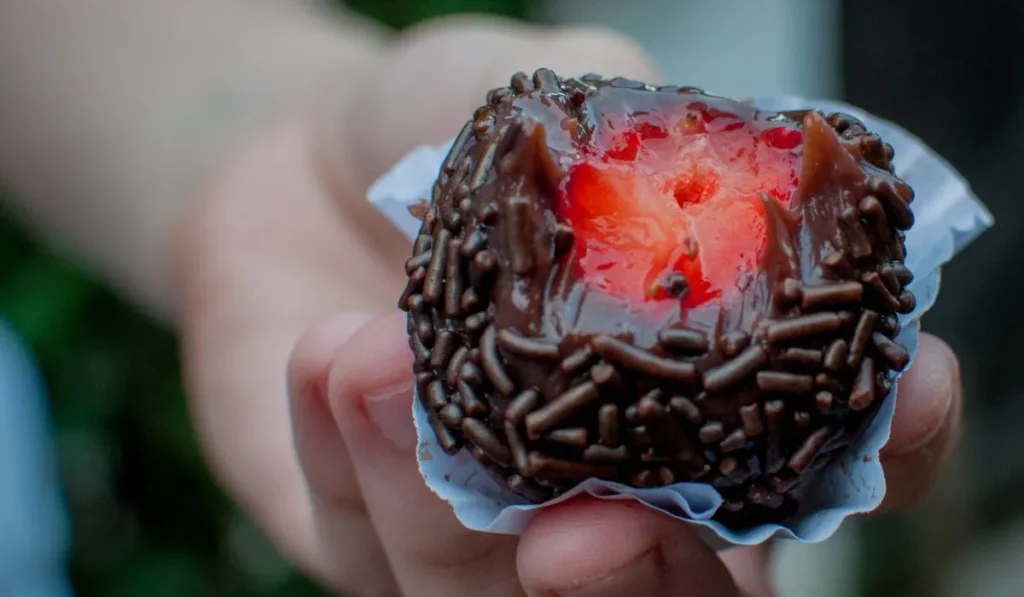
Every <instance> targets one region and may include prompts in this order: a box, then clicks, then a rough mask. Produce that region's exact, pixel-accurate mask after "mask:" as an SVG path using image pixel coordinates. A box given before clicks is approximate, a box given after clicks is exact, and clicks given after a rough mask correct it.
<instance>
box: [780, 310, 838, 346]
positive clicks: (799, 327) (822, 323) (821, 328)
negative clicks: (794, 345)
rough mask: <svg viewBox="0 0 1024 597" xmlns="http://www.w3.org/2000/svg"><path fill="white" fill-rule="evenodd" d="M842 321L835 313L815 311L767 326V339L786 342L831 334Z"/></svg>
mask: <svg viewBox="0 0 1024 597" xmlns="http://www.w3.org/2000/svg"><path fill="white" fill-rule="evenodd" d="M841 324H842V321H841V320H840V319H839V315H837V314H836V313H815V314H813V315H802V316H800V317H794V318H793V319H787V320H784V321H776V322H775V323H772V324H771V325H769V326H768V332H767V334H768V340H770V341H771V342H788V341H791V340H799V339H802V338H806V337H808V336H816V335H819V334H831V333H835V332H836V331H838V330H839V327H840V325H841Z"/></svg>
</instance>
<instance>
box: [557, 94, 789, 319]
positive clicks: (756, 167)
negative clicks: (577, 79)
mask: <svg viewBox="0 0 1024 597" xmlns="http://www.w3.org/2000/svg"><path fill="white" fill-rule="evenodd" d="M802 142H803V135H802V133H801V131H800V129H799V128H797V127H796V125H795V124H790V123H785V122H780V121H772V120H767V119H760V120H759V119H757V118H756V117H755V116H753V115H750V116H747V115H740V114H736V113H732V112H729V111H726V110H722V109H717V108H712V107H709V106H707V105H706V104H703V103H701V102H695V103H691V104H689V105H685V106H682V105H681V106H676V107H668V108H666V109H664V110H662V111H659V112H638V113H635V114H628V115H622V116H618V115H605V116H604V117H603V120H602V126H600V127H599V128H598V129H597V130H595V131H594V133H593V135H592V136H591V141H590V143H589V144H588V145H587V147H586V148H585V149H584V150H583V151H582V152H581V154H580V159H579V160H578V161H577V162H576V163H574V164H573V166H572V167H571V168H570V170H569V176H568V177H567V179H566V181H565V182H564V183H563V185H562V187H561V188H560V193H559V205H558V211H559V215H560V216H561V218H562V219H563V220H565V221H566V222H567V223H568V224H569V225H570V226H572V228H573V229H574V230H575V232H576V241H575V255H576V265H575V266H576V267H577V273H578V275H579V277H580V279H582V281H583V282H584V283H585V284H587V285H588V286H589V287H590V288H592V289H596V290H599V291H601V292H604V293H606V294H609V295H612V296H614V297H618V298H620V299H622V300H624V301H626V303H627V304H628V305H630V306H631V307H634V308H637V309H641V310H645V309H649V308H657V309H660V308H663V307H665V306H671V305H680V306H681V307H684V308H687V307H696V306H700V305H704V304H707V303H710V302H713V301H719V300H727V299H728V297H730V296H735V294H736V291H737V290H738V288H739V282H740V280H741V279H742V278H744V277H745V276H747V275H748V274H749V273H750V272H753V271H756V270H757V268H758V267H759V265H760V263H761V260H762V258H763V256H764V255H763V254H764V251H765V247H766V244H767V239H766V225H765V214H764V208H763V202H762V198H761V194H762V193H767V194H768V195H770V196H772V197H774V198H776V199H778V200H779V201H780V202H781V203H782V204H783V205H784V206H787V207H789V206H790V201H791V199H792V196H793V194H794V191H795V190H796V188H797V186H798V183H799V170H800V159H801V149H802ZM679 274H681V275H682V276H684V277H685V279H686V282H687V286H688V290H687V291H686V292H685V293H683V294H681V295H680V294H679V293H678V285H671V284H669V283H668V282H669V281H670V280H672V279H673V278H678V276H679Z"/></svg>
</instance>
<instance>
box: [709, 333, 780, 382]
mask: <svg viewBox="0 0 1024 597" xmlns="http://www.w3.org/2000/svg"><path fill="white" fill-rule="evenodd" d="M768 335H769V337H771V331H770V329H769V332H768ZM767 360H768V353H767V352H765V350H764V349H763V348H761V347H760V346H751V347H750V348H748V349H746V350H745V351H743V352H742V353H740V354H739V355H738V356H737V357H736V358H734V359H732V360H731V361H728V362H726V363H725V364H724V365H720V366H718V367H715V368H714V369H711V370H710V371H708V372H707V373H705V374H704V388H705V389H707V390H708V391H709V392H721V391H724V390H727V389H729V387H731V386H733V385H735V384H737V383H739V382H740V381H742V380H743V379H744V378H745V377H747V376H749V375H751V374H753V373H754V372H755V371H757V369H758V368H759V367H760V366H761V365H763V364H764V363H765V361H767Z"/></svg>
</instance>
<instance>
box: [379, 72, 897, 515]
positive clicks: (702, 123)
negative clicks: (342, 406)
mask: <svg viewBox="0 0 1024 597" xmlns="http://www.w3.org/2000/svg"><path fill="white" fill-rule="evenodd" d="M892 159H893V151H892V148H891V146H889V145H887V144H885V143H884V142H883V141H882V140H881V139H879V137H878V136H877V135H875V134H873V133H870V132H868V131H867V130H866V129H865V127H864V125H863V123H861V122H860V121H858V120H857V119H855V118H852V117H850V116H847V115H844V114H828V115H826V114H821V113H819V112H816V111H811V110H808V111H798V112H778V113H777V112H771V111H766V110H760V109H758V108H756V107H755V106H752V105H750V104H748V103H743V102H737V101H734V100H730V99H726V98H721V97H715V96H711V95H708V94H705V93H704V92H702V91H701V90H699V89H695V88H692V87H652V86H648V85H644V84H643V83H639V82H636V81H631V80H627V79H621V78H616V79H610V80H608V79H603V78H601V77H599V76H596V75H588V76H584V77H581V78H579V79H562V78H559V77H557V76H556V75H555V74H554V73H552V72H551V71H550V70H545V69H542V70H539V71H537V72H536V73H534V75H533V76H532V77H529V76H527V75H524V74H522V73H518V74H516V75H515V76H513V77H512V80H511V83H510V86H509V87H507V88H501V89H496V90H493V91H491V92H490V94H488V96H487V103H486V105H484V106H482V107H481V108H479V109H478V110H477V111H476V113H475V114H474V116H473V119H472V120H470V121H469V122H467V123H466V124H465V126H464V127H463V129H462V131H461V132H460V133H459V135H458V137H457V138H456V140H455V142H454V145H453V147H452V149H451V152H450V154H449V155H448V157H447V159H446V160H445V162H444V164H443V166H442V168H441V171H440V173H439V175H438V178H437V182H436V184H435V185H434V188H433V195H432V197H431V199H430V201H429V203H427V204H426V205H425V206H423V208H422V209H421V213H422V219H423V226H422V228H421V230H420V233H419V236H418V237H417V238H416V240H415V243H414V248H413V255H412V257H411V258H410V259H409V261H408V262H407V264H406V271H407V273H408V274H409V283H408V286H407V287H406V289H405V292H404V293H403V294H402V297H401V298H400V300H399V306H400V308H402V309H404V310H406V311H407V312H408V314H409V325H408V331H409V343H410V346H411V348H412V352H413V354H414V358H415V365H414V367H415V373H416V380H417V388H418V395H419V399H420V400H421V402H422V404H423V406H424V408H425V409H426V411H427V412H428V413H429V417H430V421H431V424H432V426H433V429H434V432H435V433H436V434H437V438H438V440H439V442H440V444H441V446H442V447H443V448H444V449H445V450H446V451H448V452H451V453H454V452H456V451H458V450H461V449H468V450H470V451H471V453H472V454H473V456H474V457H475V458H476V459H478V460H479V461H480V462H482V463H483V464H484V465H485V466H486V467H487V468H488V469H489V470H490V471H492V472H493V474H494V475H496V476H497V477H498V478H500V479H501V480H502V481H503V482H504V483H507V485H508V487H510V488H511V489H512V490H514V491H516V492H518V493H519V494H521V495H523V496H525V497H526V498H527V499H529V500H531V501H534V502H541V501H544V500H547V499H550V498H551V497H554V496H557V495H559V494H560V493H561V492H564V491H566V490H568V489H570V488H572V487H573V486H574V485H576V484H577V483H579V482H581V481H583V480H585V479H588V478H592V477H597V478H600V479H606V480H611V481H617V482H621V483H626V484H629V485H632V486H634V487H656V486H662V485H667V484H672V483H676V482H683V481H686V482H702V483H708V484H711V485H712V486H713V487H715V488H716V489H717V490H718V491H719V492H720V493H721V494H722V496H723V497H724V499H725V505H724V506H723V507H722V508H721V509H720V510H719V512H718V514H717V515H716V517H717V518H718V519H719V520H721V521H723V522H725V523H726V524H728V525H730V526H732V527H735V528H741V527H746V526H750V525H755V524H761V523H765V522H777V521H782V520H784V519H786V518H787V517H788V516H791V515H792V514H794V513H795V512H796V511H797V510H798V508H799V505H800V502H801V499H802V497H803V496H804V495H805V494H806V492H807V489H808V487H810V486H811V484H812V483H813V482H814V478H815V473H816V472H818V471H819V470H820V469H821V468H822V467H824V466H825V465H826V464H827V463H828V462H829V461H830V460H831V459H832V458H833V457H834V456H835V455H837V454H839V453H840V452H841V451H842V450H843V449H844V448H846V447H847V446H848V445H849V444H850V443H851V442H853V441H856V438H857V437H858V434H859V433H860V432H861V431H862V430H863V429H864V428H865V427H866V425H867V424H868V423H869V422H870V421H871V419H872V418H873V417H874V416H875V414H876V412H877V411H878V408H879V406H880V405H881V403H882V402H883V401H884V400H886V399H887V395H888V393H889V390H890V388H891V385H892V382H893V379H894V377H895V375H896V374H897V373H898V372H899V371H901V370H902V369H903V368H904V367H906V365H907V362H908V360H909V357H908V353H907V351H906V349H905V348H904V347H903V346H900V345H899V344H898V343H897V342H896V341H895V340H894V338H895V337H896V334H897V333H898V331H899V323H898V319H897V317H896V316H897V315H898V314H903V313H909V312H910V311H912V310H913V309H914V305H915V301H914V296H913V294H911V292H910V290H909V289H908V288H907V285H908V284H909V283H910V281H911V280H912V278H913V276H912V274H911V272H910V271H909V270H908V269H907V267H906V266H905V265H904V257H905V254H906V248H905V245H904V232H905V231H906V230H907V229H909V228H910V227H911V225H912V224H913V214H912V213H911V210H910V208H909V203H910V202H911V200H912V198H913V192H912V190H911V189H910V187H909V186H908V185H907V184H905V183H904V182H903V181H901V180H899V179H898V178H897V177H896V175H895V174H894V171H893V168H892Z"/></svg>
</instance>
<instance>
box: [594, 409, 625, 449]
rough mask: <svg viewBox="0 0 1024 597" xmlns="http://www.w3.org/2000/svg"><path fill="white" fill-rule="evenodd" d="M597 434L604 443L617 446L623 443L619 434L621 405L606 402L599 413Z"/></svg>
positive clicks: (608, 445)
mask: <svg viewBox="0 0 1024 597" xmlns="http://www.w3.org/2000/svg"><path fill="white" fill-rule="evenodd" d="M597 436H598V438H599V441H600V442H601V444H602V445H604V446H607V447H610V448H611V447H615V446H618V445H619V444H620V443H622V439H621V436H620V435H619V407H618V406H616V405H614V404H605V405H603V406H602V407H601V408H600V409H599V410H598V414H597Z"/></svg>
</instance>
